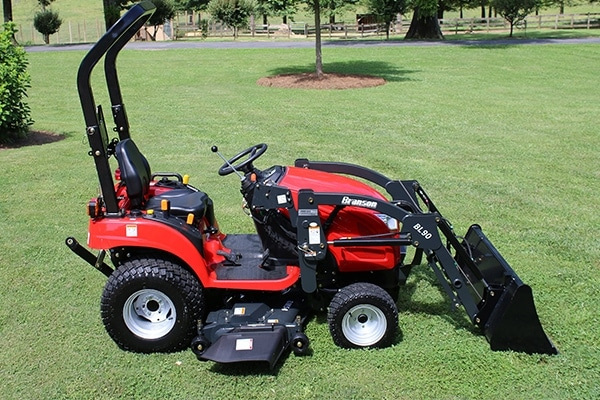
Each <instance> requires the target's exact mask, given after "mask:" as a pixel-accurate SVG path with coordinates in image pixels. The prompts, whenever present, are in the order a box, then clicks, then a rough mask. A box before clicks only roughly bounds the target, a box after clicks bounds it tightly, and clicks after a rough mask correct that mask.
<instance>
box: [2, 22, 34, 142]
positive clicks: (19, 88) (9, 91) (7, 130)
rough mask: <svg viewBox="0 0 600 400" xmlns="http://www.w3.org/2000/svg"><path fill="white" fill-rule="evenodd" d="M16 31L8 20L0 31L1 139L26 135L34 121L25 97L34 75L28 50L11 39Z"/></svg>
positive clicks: (12, 138) (4, 140)
mask: <svg viewBox="0 0 600 400" xmlns="http://www.w3.org/2000/svg"><path fill="white" fill-rule="evenodd" d="M15 32H16V28H15V24H14V23H13V22H8V23H5V24H4V25H3V26H2V29H1V30H0V142H11V141H13V140H15V139H19V138H22V137H25V136H26V135H27V133H28V132H29V126H30V125H31V124H32V123H33V121H32V119H31V113H30V109H29V106H28V105H27V104H26V103H25V102H24V100H23V98H24V97H26V96H27V89H28V88H29V87H30V81H31V78H30V76H29V73H28V72H27V59H26V53H25V50H23V48H22V47H19V46H17V45H16V44H15V43H14V42H13V40H12V38H13V37H14V34H15Z"/></svg>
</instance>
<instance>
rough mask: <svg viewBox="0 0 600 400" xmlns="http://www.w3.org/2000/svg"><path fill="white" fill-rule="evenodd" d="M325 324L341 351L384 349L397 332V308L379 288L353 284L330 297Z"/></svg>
mask: <svg viewBox="0 0 600 400" xmlns="http://www.w3.org/2000/svg"><path fill="white" fill-rule="evenodd" d="M327 322H328V323H329V332H330V333H331V337H332V339H333V342H334V343H335V344H336V345H338V346H340V347H342V348H347V349H351V348H382V347H388V346H390V345H391V344H392V343H393V342H394V340H395V338H396V333H397V332H398V308H397V307H396V304H395V303H394V300H393V299H392V297H391V296H390V295H389V293H387V292H386V291H385V290H384V289H382V288H380V287H379V286H377V285H374V284H371V283H354V284H352V285H348V286H346V287H344V288H342V289H341V290H340V291H339V292H338V293H336V295H335V296H334V297H333V299H332V300H331V303H330V305H329V311H328V313H327Z"/></svg>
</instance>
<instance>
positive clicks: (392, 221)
mask: <svg viewBox="0 0 600 400" xmlns="http://www.w3.org/2000/svg"><path fill="white" fill-rule="evenodd" d="M375 215H376V216H377V218H379V219H380V220H381V221H382V222H383V223H384V224H385V225H386V226H387V227H388V229H389V230H390V231H397V230H398V220H397V219H396V218H392V217H390V216H389V215H387V214H375Z"/></svg>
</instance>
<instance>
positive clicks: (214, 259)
mask: <svg viewBox="0 0 600 400" xmlns="http://www.w3.org/2000/svg"><path fill="white" fill-rule="evenodd" d="M88 246H89V247H91V248H93V249H98V250H102V249H105V250H106V249H118V248H121V247H134V248H148V249H157V250H162V251H165V252H167V253H171V254H174V255H176V256H177V257H179V258H180V259H182V260H183V261H184V262H185V263H186V264H187V265H188V266H189V267H190V268H191V269H192V270H193V271H194V273H195V274H196V275H197V276H198V279H200V281H201V282H202V285H203V286H204V287H205V288H222V289H239V290H264V291H281V290H284V289H287V288H289V287H290V286H292V285H293V284H294V283H296V282H297V281H298V279H299V278H300V268H299V267H298V266H288V267H287V276H286V277H285V278H283V279H279V280H269V281H251V280H217V275H216V273H215V267H216V265H217V264H218V263H220V262H222V261H223V257H222V256H219V255H217V251H218V250H223V249H225V247H224V246H223V244H222V243H221V240H220V239H218V238H210V237H209V238H208V239H206V241H205V245H204V252H205V257H202V255H201V254H200V252H198V250H197V249H196V248H195V247H194V245H193V244H192V243H191V242H190V241H189V240H188V239H187V238H186V237H185V236H184V235H182V234H181V233H179V232H177V231H176V230H175V229H173V228H171V227H170V226H168V225H166V224H164V223H161V222H159V221H155V220H152V219H148V218H143V217H137V218H132V217H123V218H97V219H90V224H89V230H88Z"/></svg>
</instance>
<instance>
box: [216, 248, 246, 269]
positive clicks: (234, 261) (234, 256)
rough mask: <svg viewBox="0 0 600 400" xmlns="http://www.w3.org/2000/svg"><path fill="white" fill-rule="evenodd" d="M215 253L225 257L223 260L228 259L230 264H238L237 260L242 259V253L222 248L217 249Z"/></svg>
mask: <svg viewBox="0 0 600 400" xmlns="http://www.w3.org/2000/svg"><path fill="white" fill-rule="evenodd" d="M217 254H218V255H220V256H223V257H225V260H227V261H229V262H230V263H231V264H230V265H236V266H240V265H241V264H240V263H239V261H240V260H241V259H242V255H241V254H240V253H228V252H226V251H223V250H219V251H217Z"/></svg>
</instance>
